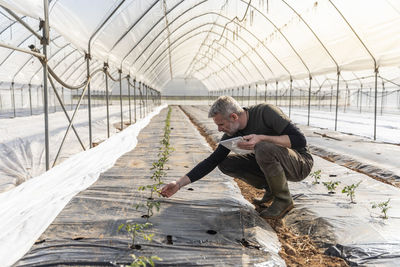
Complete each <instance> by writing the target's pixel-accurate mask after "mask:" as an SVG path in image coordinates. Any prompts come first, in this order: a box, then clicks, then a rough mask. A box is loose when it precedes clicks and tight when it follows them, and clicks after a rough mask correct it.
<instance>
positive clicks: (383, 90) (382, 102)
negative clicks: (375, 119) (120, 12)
mask: <svg viewBox="0 0 400 267" xmlns="http://www.w3.org/2000/svg"><path fill="white" fill-rule="evenodd" d="M384 97H385V83H384V82H383V80H382V98H381V116H382V115H383V105H384V101H383V98H384Z"/></svg>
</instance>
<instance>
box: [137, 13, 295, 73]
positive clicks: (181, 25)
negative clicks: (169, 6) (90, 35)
mask: <svg viewBox="0 0 400 267" xmlns="http://www.w3.org/2000/svg"><path fill="white" fill-rule="evenodd" d="M206 15H217V16H220V17H223V18H225V19H227V20H229V18H228V17H226V16H223V15H221V14H218V13H216V12H206V13H203V14H200V15H198V16H194V17H192V18H191V19H190V20H188V21H185V22H184V23H182V24H180V25H179V26H178V27H177V28H176V29H175V30H174V31H173V32H172V33H171V34H173V33H174V32H176V31H177V30H179V29H180V28H181V27H183V26H184V25H186V24H187V23H189V22H191V21H193V20H194V19H197V18H200V17H202V16H206ZM174 21H176V20H174ZM174 21H173V22H174ZM171 23H172V22H171ZM171 23H170V24H171ZM209 24H213V25H218V26H219V27H222V26H221V25H220V24H216V23H209ZM239 26H241V25H240V24H239ZM197 28H198V27H197ZM243 29H245V30H246V31H247V32H249V33H250V35H251V36H253V37H254V38H255V39H256V40H257V41H258V42H260V43H262V42H261V40H259V39H258V38H257V37H256V36H255V35H254V34H253V33H252V32H250V31H249V30H247V29H246V28H243ZM228 30H229V31H231V30H230V29H228ZM231 32H232V31H231ZM159 36H161V33H160V34H159V35H157V36H156V37H155V38H154V39H153V41H152V42H150V43H149V45H148V46H147V47H146V48H145V49H144V50H143V51H142V53H143V52H144V51H146V50H147V48H148V47H149V46H150V45H151V44H152V43H153V42H154V40H155V39H157V38H158V37H159ZM224 37H225V36H224ZM225 38H226V37H225ZM239 38H240V39H241V40H243V38H242V37H241V36H239ZM165 40H166V39H164V40H163V41H161V42H160V43H163V42H164V41H165ZM227 40H229V39H227ZM245 42H246V44H247V45H248V46H249V47H250V48H251V46H250V45H249V44H248V43H247V41H245ZM263 46H264V47H265V48H266V49H267V51H269V52H270V53H271V54H272V56H273V57H274V58H275V59H276V60H277V61H278V63H280V65H281V66H282V67H283V68H284V69H285V70H287V68H286V67H285V66H284V65H283V64H282V63H281V61H280V60H279V59H278V58H277V57H276V56H275V55H274V54H273V53H272V51H270V50H269V49H268V48H267V47H266V46H265V45H264V44H263ZM158 47H159V46H157V48H156V49H154V50H153V52H152V53H151V54H150V56H149V57H148V59H149V58H150V57H151V56H152V55H153V54H154V53H155V50H157V49H158ZM253 51H254V52H255V53H256V54H257V56H258V57H259V58H260V59H261V60H262V61H263V63H264V64H265V65H266V66H267V68H268V70H269V71H270V72H271V73H272V75H273V76H274V77H275V74H274V73H273V71H272V69H271V68H270V67H269V65H268V64H267V63H266V62H265V60H264V59H263V58H262V57H261V56H260V55H259V54H258V52H257V51H256V50H254V49H253ZM140 56H141V55H139V56H138V57H137V58H136V59H135V61H134V63H133V64H135V63H136V61H137V60H138V59H139V57H140ZM246 56H247V55H246ZM247 57H248V56H247ZM148 59H147V60H148ZM147 60H146V61H147ZM249 60H250V61H252V60H251V59H250V58H249ZM133 64H132V65H133ZM132 65H131V66H132ZM253 65H254V63H253ZM257 71H258V72H259V74H260V76H261V77H263V79H264V80H265V78H264V75H263V74H262V73H261V72H260V71H259V70H258V69H257ZM287 72H288V73H289V75H290V72H289V71H288V70H287Z"/></svg>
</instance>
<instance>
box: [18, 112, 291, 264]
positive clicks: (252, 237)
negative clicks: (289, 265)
mask: <svg viewBox="0 0 400 267" xmlns="http://www.w3.org/2000/svg"><path fill="white" fill-rule="evenodd" d="M166 113H167V110H163V111H162V112H161V113H160V115H158V116H156V117H155V118H153V120H152V121H151V122H150V124H149V125H148V126H147V127H146V128H145V129H143V131H142V132H141V133H140V135H139V137H138V145H137V147H136V148H135V149H134V150H132V151H130V152H128V153H126V154H125V155H123V156H122V157H121V158H120V159H119V160H118V161H117V162H116V164H115V166H114V167H113V168H111V169H109V170H108V171H107V172H105V173H103V174H102V175H101V176H100V177H99V179H98V180H97V182H96V183H94V184H93V185H92V186H91V187H89V188H88V189H87V190H85V191H82V192H81V193H79V194H78V195H76V196H75V197H74V198H73V199H72V200H71V201H70V203H69V204H68V205H67V206H66V207H65V208H64V209H63V210H62V212H61V213H60V214H59V215H58V217H57V218H56V219H55V220H54V222H53V223H52V224H51V225H50V226H49V228H48V229H47V230H46V231H45V232H44V233H43V234H42V235H41V237H40V238H39V239H38V241H37V242H36V243H35V245H34V246H33V247H32V248H31V250H30V251H29V252H28V253H27V254H26V255H25V256H24V257H23V258H22V259H21V260H20V261H19V262H18V263H16V266H49V265H74V266H120V265H125V264H130V263H131V262H132V257H131V255H132V254H135V255H137V256H141V255H144V256H151V255H157V256H158V257H160V258H162V259H163V261H160V262H157V266H284V265H285V263H284V261H283V260H282V259H281V258H280V257H279V255H278V251H279V249H280V244H279V241H278V239H277V237H276V234H275V232H274V231H273V230H272V229H271V227H270V226H269V225H268V224H267V223H266V222H265V221H264V220H263V219H261V218H260V217H259V216H258V214H257V213H256V212H255V211H254V209H253V208H252V207H251V205H250V204H249V203H248V202H247V201H245V200H244V199H243V197H242V196H241V195H240V191H239V189H238V188H237V187H236V186H235V185H234V182H233V181H232V179H230V178H228V177H226V176H224V175H222V174H221V173H220V172H219V171H218V170H216V171H214V172H212V173H211V174H210V175H208V176H207V177H205V178H204V179H202V180H200V181H198V182H196V183H194V184H191V185H189V186H187V187H184V188H182V189H181V191H179V192H178V193H177V194H176V195H174V196H173V197H172V198H169V199H166V198H158V197H156V198H155V200H159V201H160V202H161V208H160V211H159V212H155V214H154V216H152V217H151V218H150V222H151V223H152V224H153V226H151V227H150V228H149V229H148V230H147V231H146V233H148V234H150V233H153V234H154V238H153V241H152V242H148V241H145V240H143V239H142V238H138V239H137V241H136V242H137V244H139V245H141V249H131V248H129V246H130V238H129V236H128V235H127V234H126V233H125V232H124V231H118V227H119V225H120V224H122V223H125V222H126V221H127V220H129V221H131V222H138V223H144V222H145V221H146V220H145V219H143V218H142V215H144V214H145V212H144V211H143V210H140V209H139V210H136V208H135V205H136V204H139V203H144V202H145V201H146V200H147V197H148V195H149V193H148V192H142V191H138V190H137V189H138V187H139V186H141V185H146V184H149V183H150V181H151V180H150V176H151V174H152V171H151V170H150V168H151V166H152V163H153V162H154V161H156V160H157V159H158V153H159V147H160V143H159V142H160V140H161V139H162V136H163V128H164V121H165V118H166ZM171 129H172V132H171V145H172V146H173V147H174V148H175V151H174V152H173V153H172V154H171V156H170V161H169V162H168V168H169V169H168V170H167V177H165V178H164V180H165V182H169V181H172V180H175V179H177V178H179V177H180V176H181V175H183V174H185V173H186V172H187V171H188V170H189V168H190V167H192V166H193V164H194V163H195V162H198V161H199V160H201V159H202V158H204V157H205V156H207V155H208V154H209V152H210V148H209V147H208V145H207V144H206V143H205V141H204V138H203V137H201V136H200V134H199V133H198V132H197V130H196V129H195V128H194V127H193V126H192V125H191V124H190V121H189V120H188V119H187V117H186V116H185V115H184V114H183V112H182V111H180V110H179V109H178V108H176V107H175V108H173V112H172V116H171ZM104 156H105V157H106V156H107V155H104Z"/></svg>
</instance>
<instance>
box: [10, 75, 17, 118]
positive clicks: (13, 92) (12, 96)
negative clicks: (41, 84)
mask: <svg viewBox="0 0 400 267" xmlns="http://www.w3.org/2000/svg"><path fill="white" fill-rule="evenodd" d="M11 101H12V105H13V110H14V118H15V117H16V112H15V89H14V82H12V83H11Z"/></svg>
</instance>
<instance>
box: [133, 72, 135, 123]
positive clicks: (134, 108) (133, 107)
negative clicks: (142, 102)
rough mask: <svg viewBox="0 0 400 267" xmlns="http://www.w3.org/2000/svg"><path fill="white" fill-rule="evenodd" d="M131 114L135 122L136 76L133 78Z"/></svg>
mask: <svg viewBox="0 0 400 267" xmlns="http://www.w3.org/2000/svg"><path fill="white" fill-rule="evenodd" d="M133 110H134V113H133V115H134V116H135V123H136V78H135V79H133Z"/></svg>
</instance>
